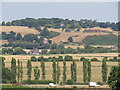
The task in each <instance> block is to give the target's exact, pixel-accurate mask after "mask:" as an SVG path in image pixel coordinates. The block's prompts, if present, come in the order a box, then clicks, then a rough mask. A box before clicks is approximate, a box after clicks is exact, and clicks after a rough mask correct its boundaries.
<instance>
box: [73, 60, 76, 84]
mask: <svg viewBox="0 0 120 90" xmlns="http://www.w3.org/2000/svg"><path fill="white" fill-rule="evenodd" d="M72 65H73V82H76V81H77V66H76V61H75V60H73V64H72Z"/></svg>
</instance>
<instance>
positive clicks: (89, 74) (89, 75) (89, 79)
mask: <svg viewBox="0 0 120 90" xmlns="http://www.w3.org/2000/svg"><path fill="white" fill-rule="evenodd" d="M90 81H91V61H90V60H88V82H90Z"/></svg>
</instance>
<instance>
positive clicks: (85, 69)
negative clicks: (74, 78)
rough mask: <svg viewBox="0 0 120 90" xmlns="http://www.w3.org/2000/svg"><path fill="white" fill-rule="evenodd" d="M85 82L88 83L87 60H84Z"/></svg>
mask: <svg viewBox="0 0 120 90" xmlns="http://www.w3.org/2000/svg"><path fill="white" fill-rule="evenodd" d="M83 81H84V83H87V82H88V69H87V59H84V61H83Z"/></svg>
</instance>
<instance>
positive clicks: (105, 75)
mask: <svg viewBox="0 0 120 90" xmlns="http://www.w3.org/2000/svg"><path fill="white" fill-rule="evenodd" d="M106 61H107V57H104V58H103V60H102V80H103V82H107V73H108V67H107V63H106Z"/></svg>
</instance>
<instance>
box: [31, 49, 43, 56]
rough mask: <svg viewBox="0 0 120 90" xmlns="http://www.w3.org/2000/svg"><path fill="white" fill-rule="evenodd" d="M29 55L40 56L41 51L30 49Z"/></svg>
mask: <svg viewBox="0 0 120 90" xmlns="http://www.w3.org/2000/svg"><path fill="white" fill-rule="evenodd" d="M29 54H31V55H40V54H42V51H41V50H38V49H32V50H31V51H30V52H29Z"/></svg>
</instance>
